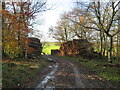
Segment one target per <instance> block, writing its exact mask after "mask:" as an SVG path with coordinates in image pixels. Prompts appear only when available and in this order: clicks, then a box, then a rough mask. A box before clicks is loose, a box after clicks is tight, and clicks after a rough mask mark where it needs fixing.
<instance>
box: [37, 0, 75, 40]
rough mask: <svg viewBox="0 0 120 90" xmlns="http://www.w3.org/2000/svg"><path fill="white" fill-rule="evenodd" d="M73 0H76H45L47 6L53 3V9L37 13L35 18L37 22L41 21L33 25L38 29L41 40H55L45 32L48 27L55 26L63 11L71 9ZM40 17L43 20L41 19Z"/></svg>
mask: <svg viewBox="0 0 120 90" xmlns="http://www.w3.org/2000/svg"><path fill="white" fill-rule="evenodd" d="M75 1H76V0H47V5H48V7H49V6H51V5H53V9H52V10H49V11H46V12H44V13H43V14H38V16H37V18H36V19H37V22H38V23H41V25H36V26H35V29H36V30H38V31H40V32H41V33H42V35H43V38H42V41H55V40H54V39H53V38H50V37H49V35H48V34H47V33H48V31H49V27H51V26H55V25H56V22H57V21H58V20H59V18H60V15H61V14H62V13H63V12H67V11H69V10H71V9H72V8H73V7H74V5H75V3H74V2H75ZM41 18H42V19H43V20H41ZM41 21H42V22H41Z"/></svg>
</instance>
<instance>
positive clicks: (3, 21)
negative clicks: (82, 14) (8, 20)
mask: <svg viewBox="0 0 120 90" xmlns="http://www.w3.org/2000/svg"><path fill="white" fill-rule="evenodd" d="M2 10H5V2H2ZM4 25H5V16H4V14H2V55H3V56H4V55H5V53H4V33H3V31H4V27H5V26H4Z"/></svg>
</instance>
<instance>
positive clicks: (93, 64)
mask: <svg viewBox="0 0 120 90" xmlns="http://www.w3.org/2000/svg"><path fill="white" fill-rule="evenodd" d="M59 57H60V58H64V59H66V60H71V61H74V62H77V63H80V64H81V65H83V66H85V67H87V68H89V69H90V70H92V71H95V72H96V75H99V76H101V77H103V78H106V79H107V80H110V81H112V82H113V84H114V85H115V86H117V85H118V82H120V75H119V74H120V68H119V67H109V66H103V65H105V64H109V63H108V62H107V61H105V60H99V59H97V60H95V59H94V60H87V59H83V58H80V57H79V58H75V57H67V56H62V57H61V56H59ZM84 60H85V61H88V62H83V61H84ZM116 63H118V62H116ZM116 63H115V64H116Z"/></svg>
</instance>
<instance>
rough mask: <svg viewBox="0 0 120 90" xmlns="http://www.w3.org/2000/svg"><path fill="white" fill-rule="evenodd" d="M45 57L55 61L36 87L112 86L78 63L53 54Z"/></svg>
mask: <svg viewBox="0 0 120 90" xmlns="http://www.w3.org/2000/svg"><path fill="white" fill-rule="evenodd" d="M45 58H51V59H52V60H55V62H56V63H55V64H53V65H52V66H49V68H51V71H50V72H48V74H47V75H46V76H45V77H44V78H43V79H42V80H41V81H40V83H39V84H38V85H37V88H113V86H112V84H111V83H110V82H109V81H107V80H106V79H104V78H102V77H99V76H97V75H95V74H94V73H92V72H91V71H89V70H88V69H86V68H85V67H83V66H81V65H80V64H78V63H75V62H71V61H69V60H65V59H60V58H56V57H53V56H45Z"/></svg>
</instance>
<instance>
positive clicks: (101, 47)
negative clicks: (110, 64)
mask: <svg viewBox="0 0 120 90" xmlns="http://www.w3.org/2000/svg"><path fill="white" fill-rule="evenodd" d="M100 53H101V55H102V54H103V36H102V31H100Z"/></svg>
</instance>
